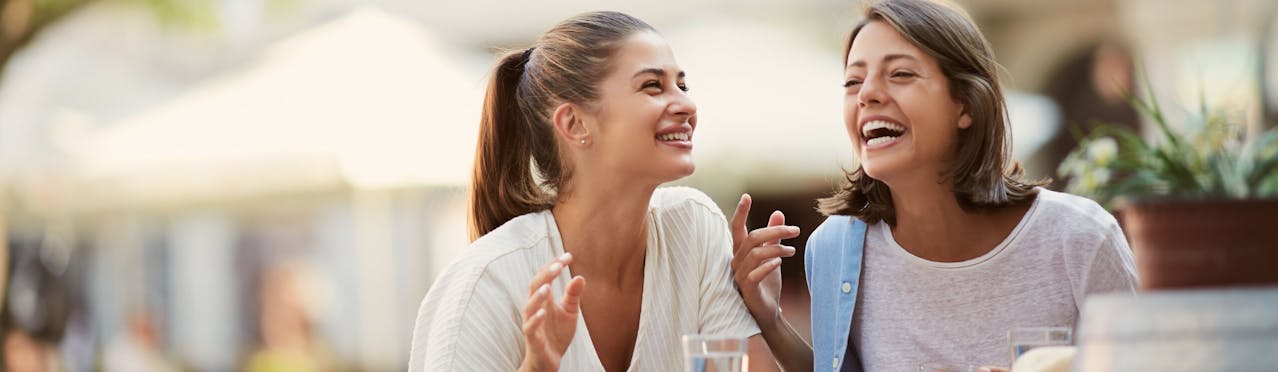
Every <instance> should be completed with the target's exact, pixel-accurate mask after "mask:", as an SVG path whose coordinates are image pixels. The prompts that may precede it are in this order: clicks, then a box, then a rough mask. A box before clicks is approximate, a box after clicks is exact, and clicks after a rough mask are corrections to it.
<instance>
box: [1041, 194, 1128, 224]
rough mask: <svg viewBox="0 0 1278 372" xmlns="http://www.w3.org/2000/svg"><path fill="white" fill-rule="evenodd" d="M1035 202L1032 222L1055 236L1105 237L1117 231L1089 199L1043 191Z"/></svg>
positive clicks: (1110, 218)
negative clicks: (1040, 224) (1050, 230)
mask: <svg viewBox="0 0 1278 372" xmlns="http://www.w3.org/2000/svg"><path fill="white" fill-rule="evenodd" d="M1037 198H1038V200H1037V203H1038V205H1037V206H1036V207H1035V208H1036V209H1037V210H1036V211H1035V212H1034V213H1035V218H1036V219H1038V220H1041V221H1044V222H1046V223H1045V224H1043V226H1051V228H1052V229H1054V230H1057V231H1058V232H1061V233H1066V234H1084V235H1092V234H1099V235H1108V234H1110V233H1112V232H1114V231H1120V230H1118V220H1116V219H1114V215H1112V214H1110V213H1109V211H1106V210H1105V208H1102V207H1101V206H1100V204H1097V203H1096V202H1095V201H1092V200H1091V199H1088V198H1084V197H1081V196H1078V195H1072V194H1067V193H1063V192H1056V191H1051V190H1047V189H1043V188H1039V190H1038V196H1037Z"/></svg>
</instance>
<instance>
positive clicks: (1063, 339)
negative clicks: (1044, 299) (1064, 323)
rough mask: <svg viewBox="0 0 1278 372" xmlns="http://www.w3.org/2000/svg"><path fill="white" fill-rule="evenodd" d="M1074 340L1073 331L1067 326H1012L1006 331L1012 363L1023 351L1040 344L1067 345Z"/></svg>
mask: <svg viewBox="0 0 1278 372" xmlns="http://www.w3.org/2000/svg"><path fill="white" fill-rule="evenodd" d="M1073 342H1074V332H1073V330H1071V329H1069V328H1067V327H1038V328H1012V330H1010V331H1007V344H1008V348H1009V349H1010V350H1009V351H1010V352H1011V356H1012V364H1015V363H1016V359H1017V358H1020V357H1021V355H1024V354H1025V352H1027V351H1030V350H1031V349H1033V348H1036V347H1040V346H1067V345H1070V344H1072V343H1073Z"/></svg>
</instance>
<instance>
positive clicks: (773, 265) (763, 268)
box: [746, 258, 781, 283]
mask: <svg viewBox="0 0 1278 372" xmlns="http://www.w3.org/2000/svg"><path fill="white" fill-rule="evenodd" d="M779 267H781V259H780V258H771V259H768V260H767V261H764V262H763V263H762V264H760V265H759V267H756V268H754V270H752V271H750V274H749V275H747V276H746V280H749V282H750V283H757V282H760V281H763V278H766V277H767V276H768V274H771V273H772V271H773V270H776V269H777V268H779Z"/></svg>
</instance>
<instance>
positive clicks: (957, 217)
mask: <svg viewBox="0 0 1278 372" xmlns="http://www.w3.org/2000/svg"><path fill="white" fill-rule="evenodd" d="M889 188H890V189H891V190H892V206H893V209H894V210H895V212H896V224H895V226H893V227H892V236H893V237H894V238H895V239H896V241H897V243H898V244H900V245H901V247H903V248H905V249H906V250H907V251H909V252H910V253H912V254H914V255H915V256H918V257H920V258H923V259H926V260H929V261H938V262H960V261H964V260H968V259H972V258H976V257H980V256H981V255H983V254H985V253H986V252H989V250H991V249H993V248H994V245H997V241H999V240H1001V239H999V240H995V243H994V245H990V244H989V243H990V241H991V239H990V237H989V236H988V234H986V232H989V231H991V230H988V229H989V228H990V227H991V226H990V224H989V222H990V221H988V220H989V218H988V217H989V216H988V215H987V214H984V213H972V212H968V211H966V210H964V209H963V207H962V206H961V205H960V204H959V201H958V197H957V196H955V195H954V191H953V186H952V184H951V183H950V182H948V181H946V182H935V181H922V182H900V183H897V184H891V185H889ZM987 245H988V246H987Z"/></svg>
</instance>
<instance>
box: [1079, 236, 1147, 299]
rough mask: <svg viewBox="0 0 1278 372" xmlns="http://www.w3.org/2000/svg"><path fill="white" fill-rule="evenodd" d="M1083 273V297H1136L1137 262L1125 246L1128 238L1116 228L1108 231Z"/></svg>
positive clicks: (1129, 249)
mask: <svg viewBox="0 0 1278 372" xmlns="http://www.w3.org/2000/svg"><path fill="white" fill-rule="evenodd" d="M1084 272H1085V273H1086V277H1085V278H1084V279H1083V293H1084V294H1085V296H1091V295H1093V294H1098V293H1110V292H1127V293H1136V287H1137V283H1136V262H1135V260H1134V259H1133V257H1132V250H1131V248H1130V247H1128V245H1127V237H1126V236H1125V235H1123V231H1122V230H1121V229H1120V228H1119V227H1118V225H1117V224H1114V225H1113V226H1111V227H1110V231H1109V233H1108V234H1106V238H1105V240H1103V241H1102V242H1101V244H1100V246H1099V247H1097V249H1096V252H1095V253H1094V255H1093V256H1092V259H1091V263H1090V264H1089V265H1088V266H1087V269H1086V270H1085V271H1084ZM1080 305H1081V304H1080Z"/></svg>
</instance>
